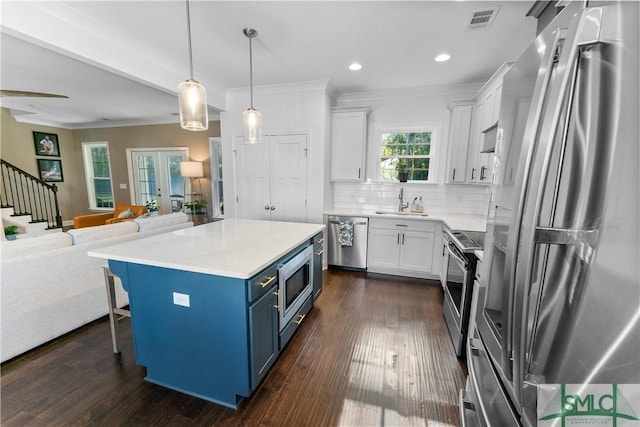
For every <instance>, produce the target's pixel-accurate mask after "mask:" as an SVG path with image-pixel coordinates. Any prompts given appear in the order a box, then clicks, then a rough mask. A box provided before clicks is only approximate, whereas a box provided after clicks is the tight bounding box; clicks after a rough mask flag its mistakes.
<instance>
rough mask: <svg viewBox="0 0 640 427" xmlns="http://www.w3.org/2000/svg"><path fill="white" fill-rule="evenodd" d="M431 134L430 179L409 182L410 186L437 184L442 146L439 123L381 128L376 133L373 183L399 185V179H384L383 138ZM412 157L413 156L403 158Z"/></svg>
mask: <svg viewBox="0 0 640 427" xmlns="http://www.w3.org/2000/svg"><path fill="white" fill-rule="evenodd" d="M422 132H430V133H431V145H430V148H429V155H428V157H427V158H428V159H429V179H428V180H424V181H423V180H408V181H407V183H409V184H436V183H437V179H436V176H437V171H438V169H439V168H438V148H439V144H440V140H439V138H440V125H439V124H437V123H424V124H419V125H391V126H389V125H388V126H381V127H379V128H377V129H376V132H375V138H376V141H375V144H374V145H375V153H374V154H373V156H372V157H373V159H372V161H373V168H372V171H373V176H372V178H373V181H375V182H378V183H398V182H399V181H398V180H397V179H393V180H388V179H385V178H383V177H382V175H381V172H382V171H381V167H380V159H381V158H382V136H383V135H384V134H388V133H422ZM403 157H412V156H403ZM415 158H424V156H415Z"/></svg>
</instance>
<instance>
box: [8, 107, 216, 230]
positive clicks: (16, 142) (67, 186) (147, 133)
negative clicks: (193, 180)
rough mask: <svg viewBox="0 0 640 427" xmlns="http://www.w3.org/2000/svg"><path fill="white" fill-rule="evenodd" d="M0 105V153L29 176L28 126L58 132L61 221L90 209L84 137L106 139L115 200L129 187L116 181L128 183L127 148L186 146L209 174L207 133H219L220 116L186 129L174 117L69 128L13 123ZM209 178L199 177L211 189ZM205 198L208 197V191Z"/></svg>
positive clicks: (124, 198) (33, 169)
mask: <svg viewBox="0 0 640 427" xmlns="http://www.w3.org/2000/svg"><path fill="white" fill-rule="evenodd" d="M1 110H2V116H1V122H0V128H1V137H2V139H1V140H0V157H1V158H2V159H4V160H6V161H7V162H9V163H11V164H13V165H15V166H17V167H19V168H20V169H23V170H25V171H26V172H28V173H30V174H32V175H34V176H37V166H36V161H35V158H36V156H35V148H34V143H33V134H32V132H33V131H40V132H50V133H55V134H57V135H58V140H59V143H60V154H61V160H62V170H63V174H64V182H61V183H57V185H58V188H59V191H58V200H59V201H60V210H61V214H62V219H63V221H69V220H71V219H72V218H73V216H75V215H80V214H84V213H89V209H88V201H87V189H86V184H85V175H84V167H83V163H82V143H83V142H103V141H107V142H108V143H109V155H110V158H111V173H112V174H113V191H114V199H115V202H116V203H130V202H131V200H130V195H129V189H126V190H121V189H120V184H127V187H128V184H129V178H128V172H127V159H126V149H127V148H156V147H188V148H189V156H190V157H191V160H198V161H202V162H204V168H205V176H207V177H210V176H211V172H210V170H209V137H212V136H220V122H219V121H213V122H210V123H209V130H208V131H206V132H190V131H185V130H183V129H182V128H180V125H179V124H177V123H176V124H164V125H145V126H126V127H116V128H100V129H75V130H69V129H60V128H54V127H48V126H39V125H30V124H24V123H18V122H16V121H15V119H14V118H13V117H11V114H10V112H9V110H8V109H6V108H2V109H1ZM209 184H210V183H209V180H207V179H205V180H203V181H202V186H203V189H204V190H205V192H208V191H207V190H209V189H210V185H209ZM207 199H208V200H211V195H210V194H209V195H208V197H207Z"/></svg>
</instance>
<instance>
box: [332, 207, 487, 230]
mask: <svg viewBox="0 0 640 427" xmlns="http://www.w3.org/2000/svg"><path fill="white" fill-rule="evenodd" d="M324 214H325V215H338V216H363V217H368V218H403V219H412V220H417V221H442V222H444V223H445V225H446V226H447V227H449V228H450V229H451V230H467V231H486V228H487V219H486V218H485V217H484V216H482V215H468V214H458V213H446V212H445V213H433V214H432V213H429V212H426V214H427V215H426V216H424V215H406V214H391V213H384V214H380V213H376V210H373V209H358V208H332V209H328V210H326V211H325V212H324Z"/></svg>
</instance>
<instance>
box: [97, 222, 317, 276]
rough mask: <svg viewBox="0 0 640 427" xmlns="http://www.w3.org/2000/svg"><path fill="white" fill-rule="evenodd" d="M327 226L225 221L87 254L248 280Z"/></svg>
mask: <svg viewBox="0 0 640 427" xmlns="http://www.w3.org/2000/svg"><path fill="white" fill-rule="evenodd" d="M324 228H325V225H324V224H308V223H294V222H278V221H258V220H247V219H225V220H224V221H216V222H212V223H209V224H204V225H200V226H198V227H191V228H185V229H182V230H176V231H173V232H169V233H164V234H160V235H156V236H152V237H147V238H144V239H138V240H133V241H129V242H126V243H121V244H117V245H113V246H107V247H104V248H97V249H94V250H92V251H89V252H88V255H89V256H92V257H97V258H106V259H109V260H115V261H124V262H130V263H134V264H143V265H151V266H156V267H165V268H172V269H176V270H184V271H193V272H196V273H204V274H213V275H217V276H226V277H233V278H239V279H248V278H250V277H252V276H254V275H255V274H257V273H259V272H260V271H262V270H263V269H265V268H267V267H268V266H270V265H271V264H273V263H274V262H276V261H278V259H280V258H281V257H282V256H284V255H286V254H287V253H288V252H290V251H291V250H293V249H295V248H296V247H297V246H299V245H300V244H302V243H304V242H305V241H307V240H309V239H311V238H312V237H313V236H314V235H315V234H317V233H319V232H320V231H322V230H323V229H324Z"/></svg>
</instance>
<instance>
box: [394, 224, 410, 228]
mask: <svg viewBox="0 0 640 427" xmlns="http://www.w3.org/2000/svg"><path fill="white" fill-rule="evenodd" d="M408 226H409V225H408V224H396V227H408Z"/></svg>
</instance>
